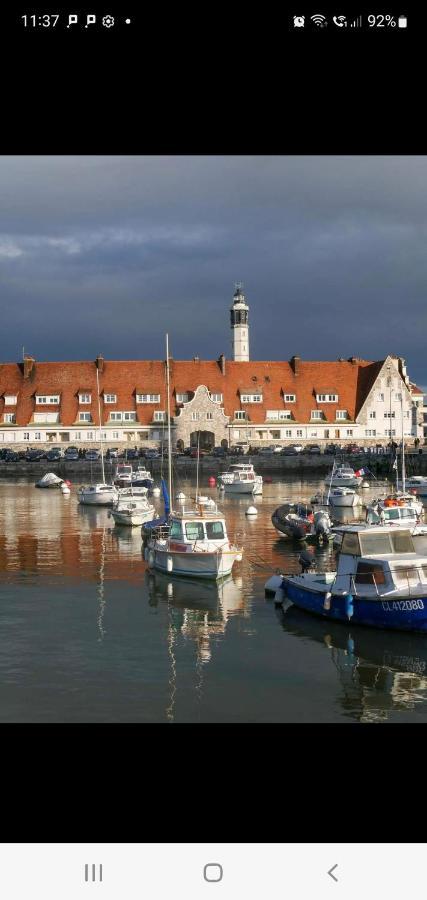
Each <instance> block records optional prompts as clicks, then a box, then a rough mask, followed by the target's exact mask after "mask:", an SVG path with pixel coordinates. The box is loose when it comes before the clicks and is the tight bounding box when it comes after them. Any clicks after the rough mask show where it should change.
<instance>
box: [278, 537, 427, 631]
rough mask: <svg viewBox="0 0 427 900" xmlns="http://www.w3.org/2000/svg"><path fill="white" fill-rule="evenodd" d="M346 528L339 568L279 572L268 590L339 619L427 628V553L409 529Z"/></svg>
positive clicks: (404, 628)
mask: <svg viewBox="0 0 427 900" xmlns="http://www.w3.org/2000/svg"><path fill="white" fill-rule="evenodd" d="M342 530H343V540H342V544H341V549H340V552H339V557H338V568H337V571H336V572H323V573H316V572H310V571H304V572H303V573H302V574H301V575H279V576H278V575H275V576H273V577H272V578H270V579H269V580H268V581H267V583H266V585H265V589H266V592H268V593H274V594H276V595H277V598H278V599H281V597H283V595H285V596H286V597H287V598H288V599H289V600H291V601H292V603H294V604H295V606H298V607H300V608H301V609H305V610H307V612H311V613H314V614H315V615H318V616H322V617H323V618H325V619H332V620H334V621H336V622H349V621H350V620H351V622H352V623H355V624H359V625H371V626H373V627H374V628H393V629H398V630H402V631H418V632H427V557H426V556H420V555H419V554H418V553H416V552H415V547H414V542H413V538H412V535H411V533H410V531H409V530H408V531H405V530H403V529H396V530H394V529H393V527H386V526H379V527H371V528H369V529H367V528H366V527H363V526H359V525H353V526H348V527H347V528H345V529H342Z"/></svg>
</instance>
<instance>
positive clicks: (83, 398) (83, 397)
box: [79, 394, 92, 403]
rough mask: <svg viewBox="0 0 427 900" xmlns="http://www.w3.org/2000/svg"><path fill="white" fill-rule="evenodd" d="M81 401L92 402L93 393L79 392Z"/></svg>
mask: <svg viewBox="0 0 427 900" xmlns="http://www.w3.org/2000/svg"><path fill="white" fill-rule="evenodd" d="M79 403H92V394H79Z"/></svg>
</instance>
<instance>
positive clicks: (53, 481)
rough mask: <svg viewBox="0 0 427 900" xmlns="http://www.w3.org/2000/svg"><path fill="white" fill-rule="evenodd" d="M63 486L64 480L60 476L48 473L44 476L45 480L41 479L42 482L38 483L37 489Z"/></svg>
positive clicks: (36, 484)
mask: <svg viewBox="0 0 427 900" xmlns="http://www.w3.org/2000/svg"><path fill="white" fill-rule="evenodd" d="M61 484H64V479H63V478H59V477H58V475H55V473H54V472H46V475H43V478H40V481H36V483H35V487H36V488H59V487H61Z"/></svg>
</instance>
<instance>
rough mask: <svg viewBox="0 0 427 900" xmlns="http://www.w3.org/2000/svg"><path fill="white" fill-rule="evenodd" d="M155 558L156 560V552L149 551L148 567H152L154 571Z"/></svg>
mask: <svg viewBox="0 0 427 900" xmlns="http://www.w3.org/2000/svg"><path fill="white" fill-rule="evenodd" d="M154 558H155V557H154V551H153V550H149V551H148V565H149V566H150V569H152V567H153V566H154Z"/></svg>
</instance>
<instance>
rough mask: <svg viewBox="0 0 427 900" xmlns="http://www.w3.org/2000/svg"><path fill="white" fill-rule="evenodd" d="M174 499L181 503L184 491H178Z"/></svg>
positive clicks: (183, 498)
mask: <svg viewBox="0 0 427 900" xmlns="http://www.w3.org/2000/svg"><path fill="white" fill-rule="evenodd" d="M175 500H179V502H180V503H182V502H183V500H185V494H184V491H180V492H179V494H177V495H176V497H175Z"/></svg>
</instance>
